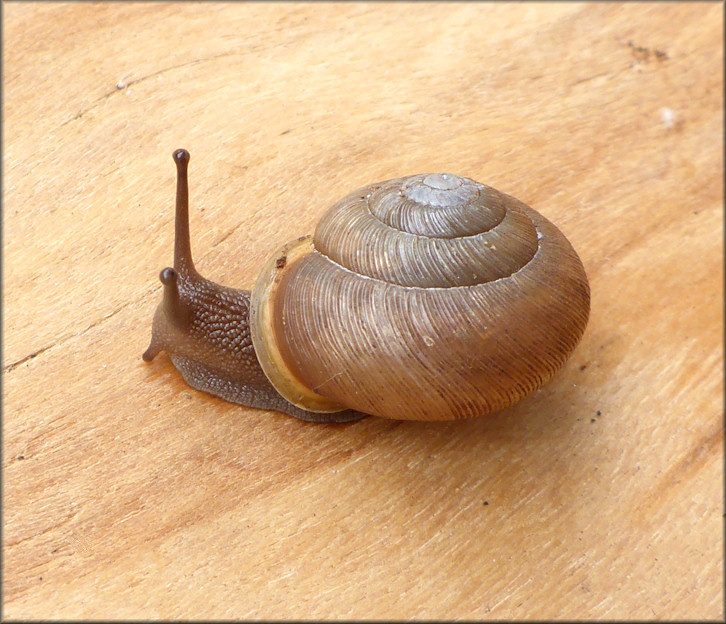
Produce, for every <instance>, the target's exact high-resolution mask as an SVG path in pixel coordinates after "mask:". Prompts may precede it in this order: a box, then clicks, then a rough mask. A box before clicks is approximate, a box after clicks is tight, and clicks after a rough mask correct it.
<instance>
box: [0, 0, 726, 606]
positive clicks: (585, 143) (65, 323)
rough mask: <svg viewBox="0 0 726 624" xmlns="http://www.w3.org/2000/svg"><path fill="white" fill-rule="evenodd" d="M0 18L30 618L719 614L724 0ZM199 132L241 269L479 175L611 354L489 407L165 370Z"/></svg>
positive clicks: (15, 539) (204, 230) (203, 170)
mask: <svg viewBox="0 0 726 624" xmlns="http://www.w3.org/2000/svg"><path fill="white" fill-rule="evenodd" d="M3 13H4V15H3V17H4V20H3V24H4V33H3V34H4V51H3V54H4V58H3V60H4V64H3V73H4V84H3V88H4V104H5V109H4V126H3V128H4V145H3V147H4V149H3V167H4V169H3V173H4V178H3V182H4V184H3V191H4V197H3V200H4V210H3V234H4V249H3V252H4V254H3V260H4V262H3V269H4V274H3V278H4V306H3V323H4V324H3V372H4V377H3V381H4V384H3V389H4V396H3V398H4V405H3V407H4V410H3V414H4V418H3V434H4V435H3V451H4V453H3V477H4V483H3V485H4V489H3V512H4V517H3V520H4V525H3V528H4V532H3V555H4V561H3V564H4V565H3V609H4V612H3V615H4V618H5V619H17V618H23V619H25V618H107V617H122V618H144V619H145V618H177V619H180V618H181V619H183V618H232V619H237V618H274V619H282V618H298V619H300V618H303V619H318V618H324V619H336V618H348V619H350V618H354V619H360V618H435V619H452V618H469V619H490V618H491V619H508V618H518V619H526V618H569V619H573V618H578V619H597V618H608V619H628V618H638V619H669V618H693V619H701V618H704V619H722V618H723V617H724V612H723V575H722V571H723V568H722V566H723V546H724V545H723V535H722V530H723V497H722V493H723V476H722V461H723V429H722V425H723V404H722V400H723V398H722V393H723V382H722V373H723V370H722V369H723V357H722V356H723V354H722V340H723V325H722V314H723V286H722V280H723V266H722V263H723V248H722V237H723V205H722V204H723V195H722V177H723V174H724V167H723V156H722V149H723V145H722V140H723V130H724V129H723V118H722V116H723V81H722V72H723V38H722V33H723V7H722V5H720V4H695V3H688V4H674V3H667V4H655V3H647V4H612V5H609V4H600V3H598V4H595V3H593V4H574V3H562V4H552V5H548V4H540V3H525V4H512V5H509V4H477V3H465V4H452V3H442V4H415V5H407V4H401V3H393V4H373V3H362V4H345V5H338V4H332V3H321V4H310V5H306V4H284V3H273V4H260V3H250V4H246V3H243V4H237V3H229V4H214V3H200V4H191V3H190V4H162V3H149V4H135V3H134V4H124V3H107V4H98V5H92V4H91V5H89V4H82V5H74V4H55V3H52V4H50V3H49V4H41V3H27V4H26V3H6V4H4V5H3ZM177 147H186V148H187V149H189V150H190V151H191V154H192V160H191V165H190V166H191V169H190V176H191V186H192V188H191V201H192V210H191V222H192V232H193V247H194V251H195V254H196V259H197V266H198V267H199V268H200V270H201V271H202V272H203V273H205V274H206V275H207V277H210V278H212V279H214V280H215V281H219V282H222V283H225V284H228V285H234V286H238V287H250V286H251V285H252V283H253V281H254V278H255V276H256V272H257V270H259V267H260V266H261V265H262V263H263V262H264V260H265V258H266V257H267V256H268V255H269V254H271V253H273V251H274V250H275V248H276V247H277V246H278V245H280V244H281V243H283V242H285V241H287V240H290V239H292V238H295V237H296V236H299V235H301V234H306V233H309V232H311V230H312V228H313V225H314V223H315V222H316V220H317V218H318V217H319V215H320V214H321V213H322V212H323V211H324V210H325V208H327V207H328V206H329V205H330V204H332V203H333V202H334V201H335V200H336V199H338V198H339V197H342V196H343V195H345V194H346V193H348V192H349V191H350V190H352V189H355V188H357V187H359V186H361V185H363V184H366V183H370V182H375V181H378V180H383V179H387V178H391V177H396V176H401V175H407V174H412V173H419V172H429V171H453V172H456V173H460V174H463V175H467V176H470V177H473V178H475V179H478V180H480V181H482V182H485V183H488V184H490V185H492V186H494V187H496V188H498V189H499V190H501V191H504V192H507V193H510V194H513V195H515V196H517V197H518V198H520V199H522V200H523V201H525V202H526V203H528V204H530V205H531V206H532V207H534V208H535V209H537V210H539V211H540V212H542V213H543V214H544V215H545V216H546V217H548V218H549V219H550V220H552V221H553V222H554V223H556V224H557V225H558V226H559V227H560V228H561V229H562V230H563V232H564V233H565V234H566V235H567V236H568V238H569V239H570V240H571V241H572V243H573V245H574V246H575V248H576V249H577V250H578V252H579V253H580V255H581V257H582V259H583V262H584V264H585V267H586V269H587V272H588V275H589V278H590V283H591V287H592V315H591V320H590V324H589V326H588V329H587V331H586V333H585V336H584V338H583V341H582V343H581V344H580V345H579V347H578V349H577V350H576V352H575V354H574V356H573V358H572V359H571V360H570V362H569V363H568V364H567V366H566V367H565V368H564V369H563V370H562V371H561V372H560V373H559V374H558V375H557V377H556V378H555V379H553V380H552V381H551V382H550V383H549V384H548V385H546V386H545V387H544V388H543V389H541V390H540V391H539V392H537V393H536V394H535V395H533V396H531V397H529V398H527V399H526V400H524V401H523V402H522V403H521V404H519V405H517V406H515V407H513V408H510V409H507V410H505V411H503V412H500V413H498V414H495V415H492V416H490V417H486V418H481V419H475V420H471V421H466V422H457V423H439V424H436V423H433V424H423V423H411V422H409V423H399V422H394V421H385V420H380V419H376V418H369V419H366V420H364V421H362V422H359V423H356V424H351V425H346V426H334V425H330V426H316V425H310V424H305V423H301V422H297V421H295V420H293V419H291V418H289V417H286V416H283V415H280V414H277V413H270V412H263V411H255V410H251V409H244V408H241V407H238V406H234V405H230V404H227V403H224V402H223V401H221V400H218V399H216V398H214V397H211V396H208V395H205V394H202V393H199V392H196V391H194V390H192V389H190V388H189V387H187V386H186V385H185V384H184V382H183V381H182V379H181V377H180V376H179V374H178V373H177V372H176V370H175V369H174V368H173V366H172V365H171V363H170V361H169V359H168V357H167V356H162V357H160V358H158V359H157V360H155V361H154V362H153V364H151V365H147V364H144V363H143V362H142V360H141V353H142V351H143V350H144V349H145V348H146V346H147V343H148V340H149V337H150V324H151V317H152V314H153V311H154V308H155V306H156V305H157V302H158V301H159V299H160V296H161V285H160V283H159V281H158V272H159V270H160V269H161V268H163V267H164V266H166V265H168V264H169V263H170V262H171V257H172V238H173V215H172V201H173V192H174V181H173V176H174V167H173V163H172V160H171V153H172V150H173V149H174V148H177Z"/></svg>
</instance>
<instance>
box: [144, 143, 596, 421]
mask: <svg viewBox="0 0 726 624" xmlns="http://www.w3.org/2000/svg"><path fill="white" fill-rule="evenodd" d="M174 159H175V162H176V163H177V169H178V172H179V176H178V183H177V219H176V228H177V229H176V248H175V262H174V266H175V268H174V269H164V271H162V273H161V280H162V283H164V300H163V302H162V304H161V305H160V306H159V308H158V309H157V312H156V315H155V318H154V325H153V332H152V342H151V345H150V346H149V349H148V350H147V352H146V353H145V354H144V359H145V360H151V359H152V358H153V357H154V356H155V355H156V353H158V352H159V351H161V350H166V351H168V352H169V353H170V355H171V359H172V362H173V363H174V365H175V366H176V367H177V368H178V369H179V370H180V372H181V373H182V375H183V376H184V378H185V380H186V381H187V382H188V383H189V384H190V385H192V386H193V387H195V388H197V389H200V390H204V391H207V392H210V393H212V394H215V395H218V396H220V397H222V398H224V399H226V400H229V401H233V402H236V403H242V404H244V405H249V406H252V407H261V408H265V409H272V410H279V411H283V412H286V413H288V414H291V415H292V416H295V417H297V418H302V419H304V420H313V421H317V422H344V421H348V420H356V419H358V418H362V417H363V416H365V415H367V414H374V415H377V416H382V417H386V418H394V419H402V420H453V419H458V418H468V417H473V416H480V415H483V414H486V413H489V412H492V411H495V410H498V409H501V408H504V407H507V406H509V405H512V404H513V403H515V402H516V401H518V400H520V399H521V398H523V397H524V396H526V395H527V394H529V393H531V392H532V391H534V390H536V389H537V388H538V387H540V386H541V385H542V383H544V382H545V381H546V380H547V379H549V378H550V377H551V376H552V375H553V374H554V373H555V372H556V371H557V369H559V368H560V367H561V366H562V365H563V364H564V363H565V361H566V360H567V358H568V357H569V355H570V354H571V352H572V351H573V350H574V348H575V346H576V345H577V343H578V342H579V340H580V338H581V337H582V334H583V332H584V330H585V326H586V325H587V320H588V316H589V308H590V291H589V285H588V282H587V276H586V274H585V271H584V268H583V266H582V263H581V261H580V259H579V257H578V256H577V254H576V253H575V251H574V250H573V248H572V246H571V245H570V243H569V242H568V241H567V239H566V238H565V237H564V235H562V233H561V232H560V231H559V230H558V229H557V228H556V227H555V226H554V225H552V224H551V223H550V222H549V221H547V220H546V219H545V218H544V217H542V216H541V215H540V214H539V213H537V212H536V211H534V210H532V209H531V208H529V207H528V206H526V205H525V204H523V203H522V202H520V201H518V200H517V199H515V198H513V197H510V196H508V195H505V194H503V193H500V192H498V191H496V190H495V189H493V188H491V187H488V186H485V185H482V184H480V183H477V182H475V181H473V180H470V179H468V178H463V177H460V176H455V175H452V174H429V175H417V176H410V177H407V178H398V179H394V180H389V181H386V182H381V183H378V184H373V185H369V186H366V187H363V188H362V189H359V190H358V191H355V192H354V193H351V194H350V195H348V196H347V197H345V198H343V199H342V200H341V201H339V202H338V203H337V204H336V205H335V206H333V207H332V208H331V209H330V210H329V211H328V212H326V213H325V215H324V216H323V218H322V219H321V221H320V222H319V224H318V226H317V228H316V231H315V234H314V236H313V238H312V239H310V238H305V237H303V238H301V239H298V240H297V241H292V242H291V243H289V244H288V245H286V246H285V247H283V248H282V249H281V250H280V251H279V252H278V253H277V254H275V256H273V257H272V258H271V259H270V261H269V262H268V263H267V266H266V267H265V268H264V269H263V271H262V272H261V274H260V277H259V278H258V280H257V284H256V285H255V288H254V289H253V291H252V297H251V298H250V292H248V291H242V290H234V289H230V288H225V287H222V286H218V285H216V284H213V283H212V282H210V281H208V280H205V279H204V278H202V277H201V276H199V275H198V274H197V273H196V271H195V270H194V267H193V264H192V261H191V252H190V249H189V230H188V208H187V199H188V197H187V190H186V163H187V162H188V153H186V152H185V151H183V150H177V152H175V153H174ZM250 323H251V324H252V326H251V327H250ZM263 371H264V372H263ZM283 397H284V398H283ZM341 409H342V410H343V411H335V410H341ZM319 411H325V412H329V413H318V412H319Z"/></svg>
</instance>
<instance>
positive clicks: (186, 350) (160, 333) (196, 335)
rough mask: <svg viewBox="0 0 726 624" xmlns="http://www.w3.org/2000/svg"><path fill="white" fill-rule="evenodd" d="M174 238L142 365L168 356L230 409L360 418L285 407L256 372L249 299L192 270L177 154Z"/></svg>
mask: <svg viewBox="0 0 726 624" xmlns="http://www.w3.org/2000/svg"><path fill="white" fill-rule="evenodd" d="M173 158H174V162H175V163H176V165H177V202H176V236H175V249H174V268H173V269H172V268H166V269H164V270H163V271H162V272H161V274H160V279H161V282H162V284H164V298H163V300H162V302H161V303H160V304H159V306H158V308H157V309H156V313H155V314H154V322H153V327H152V338H151V344H150V345H149V348H148V349H147V350H146V351H145V352H144V354H143V359H144V360H145V361H147V362H150V361H151V360H153V359H154V357H155V356H156V355H157V354H158V353H159V352H161V351H167V352H168V353H169V355H170V357H171V361H172V363H173V364H174V366H175V367H176V368H177V369H178V370H179V372H180V373H181V374H182V377H183V378H184V380H185V381H186V382H187V383H188V384H189V385H190V386H192V387H193V388H196V389H197V390H201V391H204V392H209V393H210V394H214V395H216V396H219V397H221V398H223V399H225V400H227V401H230V402H233V403H240V404H242V405H246V406H249V407H258V408H262V409H269V410H275V411H279V412H284V413H286V414H289V415H291V416H294V417H296V418H299V419H301V420H306V421H310V422H348V421H352V420H359V419H361V418H364V417H365V416H366V414H360V413H357V412H353V411H352V410H345V411H341V412H336V413H334V414H319V413H315V412H310V411H307V410H304V409H301V408H299V407H297V406H295V405H292V404H290V403H289V402H288V401H286V400H285V399H284V398H283V397H282V396H280V394H279V393H278V392H277V391H276V390H275V389H274V388H273V386H272V384H271V383H270V382H269V381H268V379H267V377H266V376H265V374H264V373H263V372H262V369H261V368H260V365H259V362H258V361H257V357H256V355H255V351H254V347H253V345H252V340H251V338H250V329H249V308H250V293H249V291H246V290H237V289H234V288H227V287H225V286H220V285H218V284H215V283H214V282H211V281H209V280H207V279H205V278H203V277H202V276H201V275H199V273H197V271H196V269H195V268H194V263H193V261H192V255H191V244H190V237H189V208H188V196H189V195H188V184H187V164H188V162H189V153H188V152H186V151H185V150H176V151H175V152H174V155H173Z"/></svg>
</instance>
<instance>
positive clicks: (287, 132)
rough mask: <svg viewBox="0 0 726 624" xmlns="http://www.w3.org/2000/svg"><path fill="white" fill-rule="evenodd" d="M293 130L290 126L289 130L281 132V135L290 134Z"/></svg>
mask: <svg viewBox="0 0 726 624" xmlns="http://www.w3.org/2000/svg"><path fill="white" fill-rule="evenodd" d="M291 132H292V128H290V129H289V130H285V132H280V136H282V135H283V134H290V133H291Z"/></svg>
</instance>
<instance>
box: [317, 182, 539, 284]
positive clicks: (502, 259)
mask: <svg viewBox="0 0 726 624" xmlns="http://www.w3.org/2000/svg"><path fill="white" fill-rule="evenodd" d="M444 176H446V177H444ZM508 199H509V198H507V196H505V195H503V194H502V193H499V192H498V191H496V190H495V189H492V188H490V187H487V186H484V185H483V184H479V183H477V182H474V181H473V180H469V179H468V178H462V177H459V176H455V175H452V174H429V175H418V176H411V177H408V178H403V179H397V180H390V181H387V182H383V183H381V184H375V185H372V186H369V187H364V188H363V189H360V190H359V191H357V192H356V193H352V194H350V195H349V196H348V197H346V198H345V199H343V200H341V201H340V202H338V204H336V206H334V207H333V208H332V209H331V210H330V211H328V212H327V213H326V214H325V215H324V216H323V218H322V219H321V221H320V223H319V224H318V227H317V228H316V230H315V236H314V242H315V248H316V250H318V251H319V252H320V253H322V254H324V255H325V256H327V257H328V258H330V260H332V261H333V262H335V263H337V264H339V265H341V266H343V267H345V268H347V269H349V270H351V271H353V272H355V273H358V274H359V275H361V276H364V277H370V278H373V279H379V280H383V281H385V282H390V283H393V284H398V285H400V286H412V287H419V288H450V287H453V286H472V285H474V284H479V283H482V282H488V281H492V280H494V279H499V278H501V277H506V276H508V275H511V274H512V273H514V272H516V271H518V270H519V269H521V268H522V266H524V265H525V264H526V263H527V262H529V260H531V259H532V257H533V256H534V253H535V252H536V249H537V235H536V232H535V230H534V226H533V224H532V222H531V220H529V219H528V218H527V217H526V216H525V215H524V214H522V213H521V212H518V211H517V210H507V209H506V205H507V201H508Z"/></svg>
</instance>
